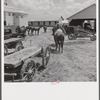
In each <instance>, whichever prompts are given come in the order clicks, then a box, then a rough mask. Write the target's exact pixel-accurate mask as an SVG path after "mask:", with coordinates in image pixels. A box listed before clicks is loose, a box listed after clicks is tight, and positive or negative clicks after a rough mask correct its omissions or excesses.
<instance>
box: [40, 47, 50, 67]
mask: <svg viewBox="0 0 100 100" xmlns="http://www.w3.org/2000/svg"><path fill="white" fill-rule="evenodd" d="M50 51H51V48H50V47H47V48H46V50H45V49H43V58H42V64H43V66H44V67H45V66H46V65H47V64H48V62H49V59H50V53H51V52H50Z"/></svg>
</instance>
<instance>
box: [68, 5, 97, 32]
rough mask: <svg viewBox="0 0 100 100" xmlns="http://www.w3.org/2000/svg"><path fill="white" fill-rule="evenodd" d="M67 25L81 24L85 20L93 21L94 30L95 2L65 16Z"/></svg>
mask: <svg viewBox="0 0 100 100" xmlns="http://www.w3.org/2000/svg"><path fill="white" fill-rule="evenodd" d="M67 20H69V25H71V26H77V25H80V26H83V23H84V21H85V20H92V21H94V29H95V30H96V4H92V5H90V6H88V7H87V8H85V9H83V10H81V11H79V12H77V13H75V14H74V15H72V16H70V17H68V18H67Z"/></svg>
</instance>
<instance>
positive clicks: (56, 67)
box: [23, 30, 96, 82]
mask: <svg viewBox="0 0 100 100" xmlns="http://www.w3.org/2000/svg"><path fill="white" fill-rule="evenodd" d="M51 34H52V33H51V30H48V32H47V33H44V32H43V30H41V32H40V35H39V36H27V37H26V39H25V42H23V43H24V46H28V45H30V42H31V45H37V44H38V45H40V46H41V45H42V46H46V45H51V47H52V50H51V58H50V61H49V63H48V65H47V68H46V69H44V70H43V71H42V72H41V73H42V74H40V73H39V74H37V77H36V79H35V80H33V81H35V82H57V81H59V82H73V81H74V82H76V81H80V82H84V81H96V41H90V39H89V37H88V38H77V39H76V40H68V38H67V36H66V39H65V43H64V52H63V53H58V52H55V51H54V49H55V47H53V45H54V40H53V36H52V35H51Z"/></svg>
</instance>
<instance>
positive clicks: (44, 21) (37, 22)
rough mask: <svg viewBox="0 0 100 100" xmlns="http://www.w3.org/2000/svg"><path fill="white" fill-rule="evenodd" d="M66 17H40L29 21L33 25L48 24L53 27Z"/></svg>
mask: <svg viewBox="0 0 100 100" xmlns="http://www.w3.org/2000/svg"><path fill="white" fill-rule="evenodd" d="M63 20H64V18H63V17H62V16H61V17H60V18H57V19H40V20H34V21H29V22H28V24H29V25H32V26H44V25H46V26H47V27H53V26H55V25H56V24H57V23H61V21H63Z"/></svg>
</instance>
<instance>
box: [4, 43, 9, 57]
mask: <svg viewBox="0 0 100 100" xmlns="http://www.w3.org/2000/svg"><path fill="white" fill-rule="evenodd" d="M6 55H8V48H7V46H6V45H4V56H6Z"/></svg>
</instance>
